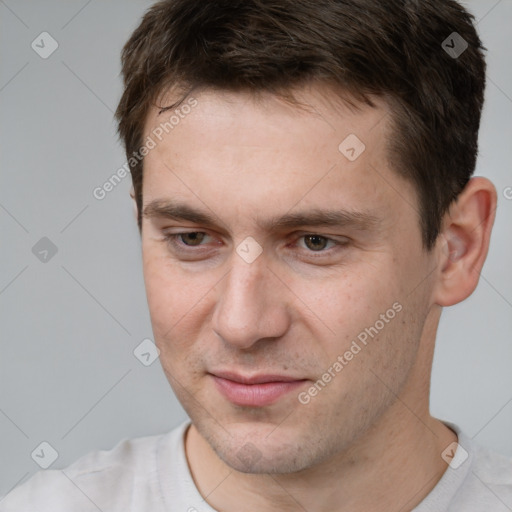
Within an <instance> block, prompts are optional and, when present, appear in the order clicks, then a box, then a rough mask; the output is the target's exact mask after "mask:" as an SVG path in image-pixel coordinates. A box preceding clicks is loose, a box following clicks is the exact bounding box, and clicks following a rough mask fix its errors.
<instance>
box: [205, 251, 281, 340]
mask: <svg viewBox="0 0 512 512" xmlns="http://www.w3.org/2000/svg"><path fill="white" fill-rule="evenodd" d="M232 260H233V261H232V266H231V270H230V271H229V272H228V274H227V276H226V278H225V279H224V280H222V281H221V283H222V284H221V287H220V291H219V293H220V297H219V300H218V301H217V304H216V307H215V311H214V314H213V316H212V324H213V329H214V331H215V332H216V333H217V334H218V335H219V336H221V338H222V339H223V340H224V341H225V342H226V343H228V344H230V345H232V346H234V347H236V348H238V349H242V350H248V349H251V348H252V347H253V345H254V344H256V343H257V342H258V341H259V340H262V339H266V340H268V339H270V338H279V337H282V336H283V335H284V333H285V332H286V331H287V329H288V328H289V323H290V318H289V305H288V300H287V297H286V287H285V286H283V284H282V283H281V281H280V280H279V279H278V278H277V277H276V276H275V275H274V273H273V272H272V271H271V270H270V268H268V266H267V263H266V258H265V257H264V254H261V255H260V256H259V257H258V258H257V259H256V260H255V261H253V262H252V263H247V262H246V261H244V260H243V259H242V258H240V257H239V256H238V254H236V253H235V254H233V258H232ZM288 299H289V298H288Z"/></svg>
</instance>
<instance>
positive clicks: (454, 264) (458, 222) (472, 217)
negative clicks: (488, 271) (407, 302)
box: [433, 177, 497, 306]
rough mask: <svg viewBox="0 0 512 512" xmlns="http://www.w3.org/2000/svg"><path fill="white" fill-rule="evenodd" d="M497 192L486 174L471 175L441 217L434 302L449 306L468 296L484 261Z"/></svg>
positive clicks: (473, 288)
mask: <svg viewBox="0 0 512 512" xmlns="http://www.w3.org/2000/svg"><path fill="white" fill-rule="evenodd" d="M496 203H497V195H496V189H495V187H494V185H493V184H492V183H491V182H490V181H489V180H488V179H486V178H481V177H478V178H472V179H471V180H470V181H469V182H468V184H467V185H466V187H465V188H464V190H463V191H462V192H461V194H460V195H459V196H458V198H457V199H456V201H455V202H454V203H453V204H452V205H451V207H450V208H449V210H448V212H447V213H446V214H445V216H444V218H443V225H442V228H441V233H440V235H439V237H438V240H437V242H436V247H435V249H434V250H435V251H437V258H438V271H439V273H438V279H437V282H436V285H435V288H434V297H433V298H434V302H435V303H436V304H438V305H440V306H452V305H453V304H457V303H458V302H461V301H463V300H464V299H466V298H467V297H469V296H470V295H471V294H472V293H473V291H474V290H475V288H476V285H477V284H478V280H479V277H480V272H481V270H482V267H483V265H484V261H485V258H486V256H487V251H488V250H489V241H490V238H491V230H492V226H493V224H494V217H495V213H496Z"/></svg>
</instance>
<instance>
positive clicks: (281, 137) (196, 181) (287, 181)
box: [143, 88, 411, 218]
mask: <svg viewBox="0 0 512 512" xmlns="http://www.w3.org/2000/svg"><path fill="white" fill-rule="evenodd" d="M294 97H295V98H296V99H297V100H298V101H300V102H301V103H302V104H303V105H304V107H298V106H296V105H291V104H289V103H286V102H285V101H283V100H282V99H280V98H278V97H276V96H271V95H260V96H258V97H255V96H254V95H250V94H246V93H229V92H219V91H208V90H207V91H203V92H201V93H199V94H197V95H195V96H191V97H189V98H187V99H185V101H184V102H183V103H182V104H181V107H176V108H173V109H171V110H167V111H165V112H161V113H160V110H161V108H158V107H153V108H152V110H151V112H150V113H149V115H148V118H147V122H146V127H145V133H144V137H145V140H148V138H151V139H154V141H155V146H154V148H153V149H152V150H151V151H150V152H149V153H148V155H147V156H146V157H145V164H144V193H143V201H144V204H148V203H149V202H150V201H154V200H155V199H166V198H179V200H180V202H189V203H190V202H192V203H194V205H196V206H201V207H203V208H205V207H208V205H209V204H210V205H212V206H213V204H214V203H215V208H217V209H218V208H219V207H221V208H222V210H223V211H224V212H225V213H226V215H229V214H230V213H231V214H233V215H239V216H240V215H242V216H244V218H245V217H251V216H252V218H256V217H261V215H262V209H264V210H268V211H269V214H270V213H272V214H274V213H277V211H278V210H280V211H283V212H284V211H289V210H291V209H293V208H294V207H295V206H296V205H299V203H300V206H301V209H304V208H305V207H312V208H318V207H319V206H322V205H324V204H325V203H329V206H330V207H339V208H342V209H344V210H347V211H362V210H368V209H369V208H370V207H371V208H372V209H374V210H379V209H385V208H386V207H389V206H393V202H395V203H396V199H397V192H396V190H394V188H393V186H391V187H390V186H389V185H386V181H388V182H389V181H394V180H395V181H396V180H399V181H400V182H401V183H399V184H395V189H396V187H397V186H399V187H406V188H407V186H408V184H406V183H403V182H402V179H401V178H399V177H398V176H396V175H395V173H393V172H391V170H390V169H389V168H388V163H387V155H386V153H387V151H386V146H387V138H388V136H389V131H390V115H389V109H388V107H387V105H386V104H385V103H384V102H383V101H378V100H376V101H375V106H374V107H370V106H367V105H361V104H360V105H358V108H353V107H351V106H349V105H347V104H345V103H344V102H343V101H340V100H339V99H338V97H337V96H336V95H335V94H334V93H333V92H332V91H330V90H328V89H325V88H309V89H304V90H301V91H298V93H295V94H294ZM174 101H176V99H175V98H174ZM172 103H173V98H172V97H169V98H166V102H165V103H162V104H163V105H169V104H172ZM185 107H186V108H185ZM410 192H411V191H410V190H409V191H405V192H403V193H406V194H407V193H410ZM269 216H274V215H269Z"/></svg>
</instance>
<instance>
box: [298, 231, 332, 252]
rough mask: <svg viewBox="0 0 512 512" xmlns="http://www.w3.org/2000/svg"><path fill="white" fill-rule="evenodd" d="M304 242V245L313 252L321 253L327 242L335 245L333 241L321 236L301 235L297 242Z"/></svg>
mask: <svg viewBox="0 0 512 512" xmlns="http://www.w3.org/2000/svg"><path fill="white" fill-rule="evenodd" d="M302 239H303V240H304V245H305V246H306V247H307V248H308V249H310V250H311V251H314V252H319V251H323V250H324V249H325V248H326V246H327V245H328V243H329V242H331V243H333V244H336V243H335V242H334V241H333V240H331V239H329V238H326V237H325V236H321V235H315V234H310V235H303V236H301V237H300V239H299V240H302Z"/></svg>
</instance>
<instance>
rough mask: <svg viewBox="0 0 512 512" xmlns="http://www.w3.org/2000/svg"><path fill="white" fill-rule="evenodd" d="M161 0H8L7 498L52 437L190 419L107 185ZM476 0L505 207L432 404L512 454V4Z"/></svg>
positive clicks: (493, 158)
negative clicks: (158, 348)
mask: <svg viewBox="0 0 512 512" xmlns="http://www.w3.org/2000/svg"><path fill="white" fill-rule="evenodd" d="M151 3H152V2H149V1H143V0H129V1H127V0H109V1H102V2H100V1H99V0H92V1H84V0H73V1H71V0H68V1H66V2H63V1H62V2H57V1H44V2H42V1H39V2H38V1H35V0H32V1H29V0H25V1H18V2H15V1H14V0H5V1H3V0H0V52H1V57H0V63H1V64H0V119H1V125H0V130H1V132H0V140H1V144H2V146H1V153H0V155H1V160H0V169H1V173H0V176H1V182H0V230H1V233H2V242H1V248H2V251H1V264H0V315H1V318H0V325H1V333H2V338H1V352H0V460H1V467H0V495H3V494H6V493H7V492H8V491H9V490H10V489H11V488H13V487H14V486H16V485H17V484H19V483H21V482H24V481H26V479H27V478H28V477H29V476H30V475H32V474H33V473H34V472H35V471H36V470H38V469H39V467H38V466H37V465H36V463H35V462H34V461H33V460H32V458H31V453H32V452H33V450H34V449H35V448H36V447H37V446H38V445H39V444H40V443H41V442H42V441H47V442H49V443H50V444H51V445H52V446H53V447H54V448H55V449H56V450H57V452H58V454H59V457H58V459H57V460H56V462H55V463H54V465H53V466H52V467H53V468H61V467H64V466H66V465H68V464H69V463H71V462H72V461H74V460H76V459H77V458H78V457H79V456H80V455H82V454H84V453H86V452H89V451H91V450H93V449H99V448H101V449H108V448H111V447H112V446H114V445H115V444H116V443H117V442H118V441H119V440H120V439H122V438H124V437H134V436H142V435H150V434H155V433H160V432H164V431H166V430H169V429H171V428H172V427H173V426H175V425H176V424H177V423H179V422H181V421H182V420H183V419H185V417H186V416H185V414H184V412H183V410H182V409H181V407H180V405H179V404H178V403H177V401H176V399H175V398H174V396H173V393H172V391H171V389H170V387H169V384H168V383H167V380H166V379H165V377H164V375H163V372H162V370H161V368H160V366H159V363H158V361H156V362H155V363H154V364H153V365H151V366H149V367H145V366H144V365H143V364H141V362H140V361H139V360H138V359H136V358H135V357H134V355H133V350H134V349H135V347H137V346H138V345H139V343H140V342H141V341H142V340H143V339H145V338H151V337H152V333H151V325H150V321H149V314H148V310H147V304H146V299H145V294H144V286H143V279H142V271H141V257H140V243H139V238H138V232H137V229H136V225H135V221H134V219H133V210H132V205H131V203H130V200H129V196H128V192H129V188H130V179H129V178H125V180H124V181H123V182H122V183H120V184H119V185H118V186H117V187H116V188H115V189H114V190H113V191H111V192H110V193H109V194H107V196H106V197H105V199H103V200H102V201H99V200H97V199H95V198H94V197H93V190H94V188H95V187H98V186H101V185H102V184H103V183H104V182H105V181H106V180H107V179H108V178H109V177H110V176H111V175H112V174H113V173H115V172H116V170H117V169H118V168H120V167H121V166H122V165H123V164H124V163H125V158H124V156H123V151H122V148H121V146H120V144H119V143H118V141H117V137H116V134H115V124H114V121H113V111H114V110H115V108H116V105H117V102H118V100H119V98H120V95H121V91H122V89H121V80H120V77H119V71H120V62H119V54H120V50H121V47H122V45H123V44H124V42H125V41H126V39H127V38H128V37H129V35H130V33H131V32H132V31H133V29H134V28H135V26H136V25H137V24H138V22H139V19H140V16H141V15H142V14H143V12H144V10H145V9H146V8H147V7H148V6H149V5H150V4H151ZM466 4H467V5H468V6H469V8H470V10H471V11H473V13H474V14H475V16H476V18H477V19H478V20H479V22H478V29H479V31H480V34H481V37H482V39H483V41H484V44H485V45H486V46H487V48H488V50H489V53H488V66H489V69H488V88H487V100H486V107H485V111H484V115H483V125H482V130H481V138H480V146H481V150H480V157H479V161H478V169H477V173H476V174H479V175H483V176H487V177H489V178H490V179H492V180H493V181H494V183H495V185H496V187H497V189H498V194H499V203H498V212H497V220H496V225H495V229H494V235H493V238H492V243H491V249H490V254H489V257H488V260H487V263H486V265H485V267H484V270H483V273H482V279H481V281H480V284H479V287H478V289H477V291H476V292H475V293H474V294H473V296H472V297H471V298H470V299H468V300H467V301H465V302H464V303H463V304H460V305H457V306H455V307H452V308H450V309H448V310H446V311H445V312H444V314H443V317H442V321H441V326H440V330H439V336H438V344H437V351H436V354H435V360H434V370H433V383H432V410H433V413H434V415H437V416H438V417H440V418H443V419H446V420H450V421H453V422H456V423H458V424H459V425H461V426H462V428H463V429H464V430H465V431H466V432H467V434H468V435H469V436H471V437H474V438H475V439H476V440H477V441H478V442H480V443H481V444H483V445H487V446H489V447H492V448H494V449H497V450H499V451H502V452H504V453H508V454H510V455H512V437H511V436H510V433H511V432H512V428H511V427H512V403H511V401H512V371H510V369H511V362H512V344H511V343H510V332H511V330H512V292H511V290H512V271H511V268H510V262H511V261H512V258H511V253H512V239H511V236H510V233H511V228H510V224H511V221H512V199H510V200H507V199H506V198H505V196H504V190H506V188H507V187H512V172H511V164H512V149H511V148H512V144H511V136H512V129H511V128H512V121H511V120H512V70H511V66H510V63H511V59H510V49H511V48H512V32H511V30H510V26H511V25H512V1H511V0H501V1H495V0H493V1H486V0H481V1H476V0H475V1H471V2H466ZM43 31H47V32H49V33H50V34H51V35H52V37H53V38H54V39H55V40H56V41H57V42H58V44H59V47H58V49H57V50H56V51H55V52H54V53H53V54H52V55H51V56H50V57H49V58H47V59H42V58H41V57H40V56H39V55H38V54H37V53H36V52H35V51H34V50H33V49H32V48H31V43H32V41H33V40H35V39H36V38H37V36H39V34H40V33H41V32H43ZM37 40H39V39H37ZM37 40H36V42H37ZM440 43H441V42H440ZM46 48H48V46H47V45H46ZM426 58H427V57H426ZM511 196H512V193H511V194H510V195H509V197H511ZM42 237H47V238H49V239H50V240H51V241H52V242H53V244H55V246H56V247H57V249H58V251H57V253H56V254H55V255H54V256H53V257H50V256H51V253H50V254H49V255H48V257H47V259H48V261H46V262H41V261H40V260H39V259H38V258H37V257H36V255H34V254H33V252H32V247H33V246H34V245H35V244H36V243H37V242H38V241H39V240H40V239H41V238H42Z"/></svg>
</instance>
